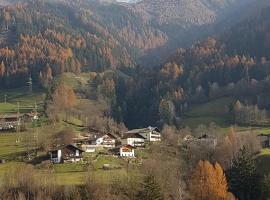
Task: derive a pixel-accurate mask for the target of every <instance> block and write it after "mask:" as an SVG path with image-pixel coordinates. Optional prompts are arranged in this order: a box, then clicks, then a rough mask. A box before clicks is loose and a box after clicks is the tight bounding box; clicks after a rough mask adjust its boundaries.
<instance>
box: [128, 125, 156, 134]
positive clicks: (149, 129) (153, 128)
mask: <svg viewBox="0 0 270 200" xmlns="http://www.w3.org/2000/svg"><path fill="white" fill-rule="evenodd" d="M149 131H159V130H158V128H157V127H152V126H149V127H147V128H141V129H133V130H129V131H128V132H126V133H146V132H149Z"/></svg>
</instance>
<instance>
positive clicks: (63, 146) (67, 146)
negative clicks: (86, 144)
mask: <svg viewBox="0 0 270 200" xmlns="http://www.w3.org/2000/svg"><path fill="white" fill-rule="evenodd" d="M65 148H67V149H75V150H79V151H81V152H84V150H82V149H80V148H79V147H77V146H75V145H73V144H68V145H60V146H58V147H56V148H54V149H53V150H52V151H57V150H60V149H65Z"/></svg>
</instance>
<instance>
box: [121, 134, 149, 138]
mask: <svg viewBox="0 0 270 200" xmlns="http://www.w3.org/2000/svg"><path fill="white" fill-rule="evenodd" d="M127 138H141V139H145V138H144V137H143V136H141V135H140V134H139V133H126V134H125V135H124V137H123V138H122V139H127Z"/></svg>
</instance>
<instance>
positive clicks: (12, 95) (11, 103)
mask: <svg viewBox="0 0 270 200" xmlns="http://www.w3.org/2000/svg"><path fill="white" fill-rule="evenodd" d="M5 95H7V103H5ZM35 102H36V103H37V105H38V110H39V112H43V107H44V94H43V91H42V90H35V89H34V91H33V92H32V93H29V91H28V87H22V88H16V89H9V90H1V91H0V113H7V112H8V113H12V112H17V103H19V105H20V111H21V112H22V113H23V112H29V111H31V110H33V108H34V105H35Z"/></svg>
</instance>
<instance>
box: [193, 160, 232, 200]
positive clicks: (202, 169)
mask: <svg viewBox="0 0 270 200" xmlns="http://www.w3.org/2000/svg"><path fill="white" fill-rule="evenodd" d="M189 186H190V187H189V188H190V193H191V195H192V196H193V197H194V199H201V200H226V199H228V198H229V197H230V198H231V195H230V194H229V193H228V186H227V180H226V177H225V175H224V172H223V170H222V168H221V166H220V165H219V164H218V163H216V164H215V165H212V164H211V163H210V162H208V161H199V163H198V165H197V167H196V169H195V171H194V173H193V174H192V177H191V180H190V183H189Z"/></svg>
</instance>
